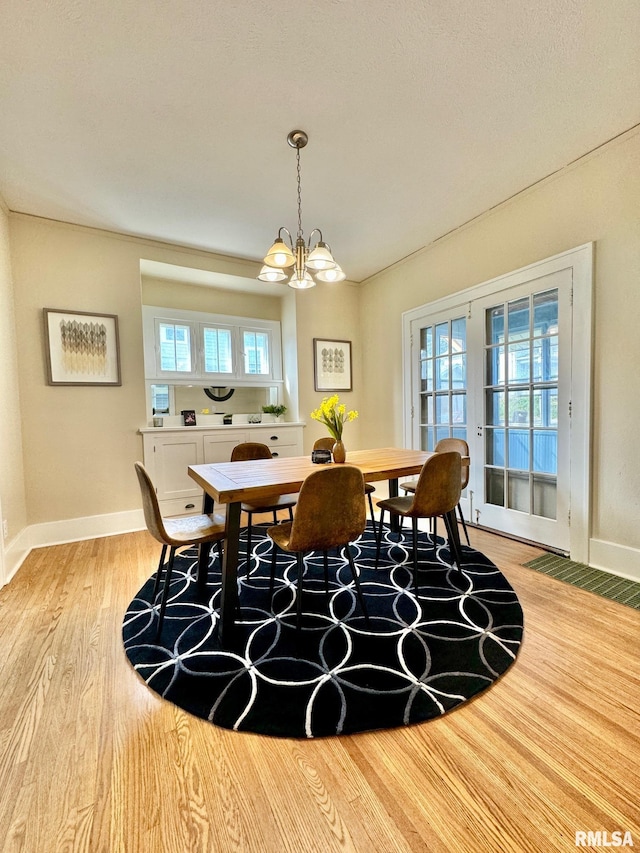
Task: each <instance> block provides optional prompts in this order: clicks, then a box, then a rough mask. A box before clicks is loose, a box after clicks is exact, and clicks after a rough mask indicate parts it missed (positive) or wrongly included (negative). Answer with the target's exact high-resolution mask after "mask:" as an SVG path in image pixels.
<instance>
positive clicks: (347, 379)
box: [313, 338, 352, 391]
mask: <svg viewBox="0 0 640 853" xmlns="http://www.w3.org/2000/svg"><path fill="white" fill-rule="evenodd" d="M313 376H314V387H315V390H316V391H351V390H352V388H351V341H338V340H332V339H330V338H314V339H313Z"/></svg>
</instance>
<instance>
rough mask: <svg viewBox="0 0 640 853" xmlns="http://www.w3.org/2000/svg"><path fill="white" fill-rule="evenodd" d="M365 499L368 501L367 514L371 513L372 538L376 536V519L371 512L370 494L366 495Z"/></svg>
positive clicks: (371, 500)
mask: <svg viewBox="0 0 640 853" xmlns="http://www.w3.org/2000/svg"><path fill="white" fill-rule="evenodd" d="M367 498H368V499H369V512H370V513H371V524H372V525H373V534H374V536H377V531H376V517H375V515H374V512H373V498H372V497H371V492H369V493H368V494H367Z"/></svg>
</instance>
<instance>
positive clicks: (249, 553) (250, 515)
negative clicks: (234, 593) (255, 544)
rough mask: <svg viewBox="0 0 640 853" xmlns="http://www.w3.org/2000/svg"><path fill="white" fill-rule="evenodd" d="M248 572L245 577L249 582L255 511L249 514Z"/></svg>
mask: <svg viewBox="0 0 640 853" xmlns="http://www.w3.org/2000/svg"><path fill="white" fill-rule="evenodd" d="M247 519H248V523H247V573H246V576H245V579H246V581H247V583H249V573H250V572H251V527H252V525H253V513H252V512H250V513H248V514H247Z"/></svg>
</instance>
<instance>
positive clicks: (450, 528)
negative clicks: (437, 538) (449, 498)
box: [442, 509, 462, 577]
mask: <svg viewBox="0 0 640 853" xmlns="http://www.w3.org/2000/svg"><path fill="white" fill-rule="evenodd" d="M442 517H443V519H444V524H445V527H446V528H447V536H448V537H449V550H450V551H451V554H452V556H453V559H454V562H455V563H456V565H457V566H458V573H459V574H460V576H461V577H462V548H461V547H460V534H459V533H458V522H457V520H456V512H455V509H454V510H453V511H452V512H448V513H446V514H445V515H443V516H442Z"/></svg>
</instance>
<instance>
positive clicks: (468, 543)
mask: <svg viewBox="0 0 640 853" xmlns="http://www.w3.org/2000/svg"><path fill="white" fill-rule="evenodd" d="M458 515H459V516H460V521H461V522H462V529H463V530H464V535H465V537H466V539H467V545H468V546H469V547H471V542H469V531H468V530H467V522H466V521H465V520H464V515H463V514H462V507H461V506H460V504H458Z"/></svg>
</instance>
